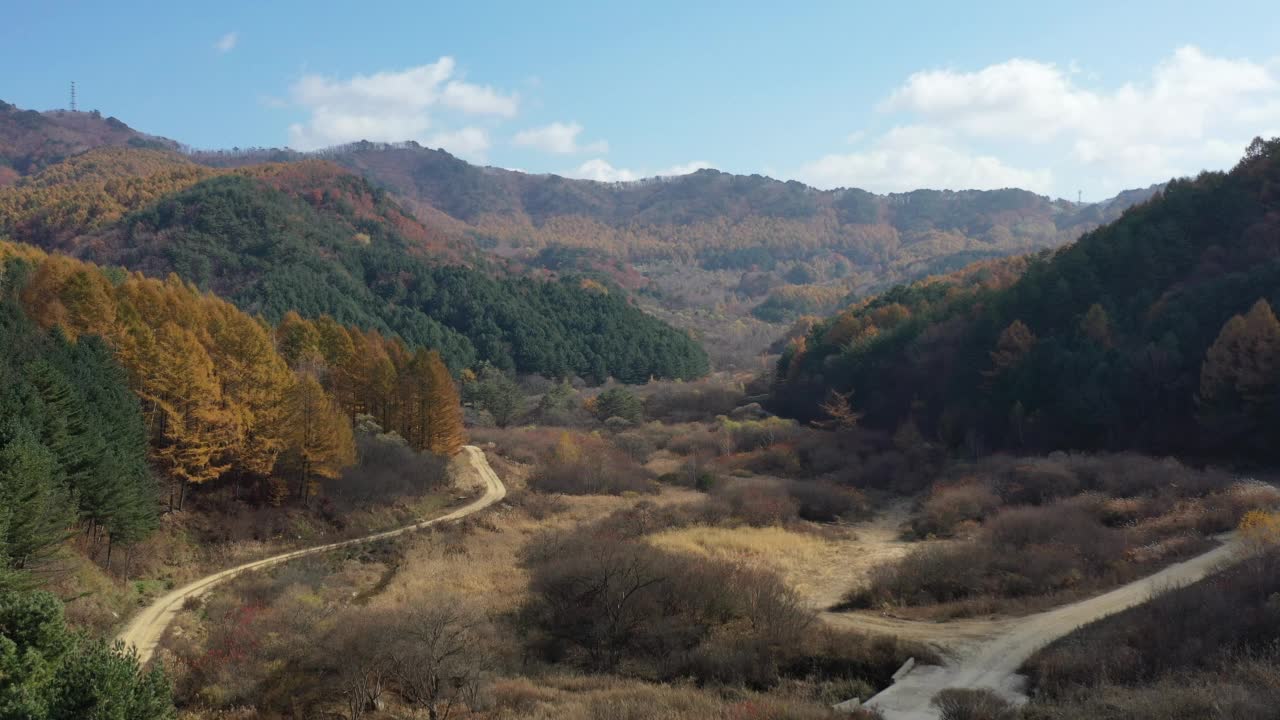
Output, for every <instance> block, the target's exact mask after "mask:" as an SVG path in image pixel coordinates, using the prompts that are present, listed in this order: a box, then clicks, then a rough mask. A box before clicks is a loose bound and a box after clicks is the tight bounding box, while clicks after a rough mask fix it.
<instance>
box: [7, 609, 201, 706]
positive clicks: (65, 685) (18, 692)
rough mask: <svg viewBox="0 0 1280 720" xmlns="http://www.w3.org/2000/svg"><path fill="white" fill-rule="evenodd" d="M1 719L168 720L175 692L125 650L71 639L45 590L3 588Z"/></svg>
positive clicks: (77, 637) (159, 673) (159, 674)
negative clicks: (143, 667) (26, 590)
mask: <svg viewBox="0 0 1280 720" xmlns="http://www.w3.org/2000/svg"><path fill="white" fill-rule="evenodd" d="M0 680H2V682H0V718H5V719H6V720H8V719H9V718H12V719H13V720H19V719H21V720H170V719H171V718H173V717H175V715H176V712H175V710H174V707H173V698H172V690H171V689H170V686H169V681H168V679H167V678H166V677H165V675H164V671H163V669H161V668H160V667H159V666H157V667H155V668H153V669H152V670H150V671H144V670H143V669H142V668H141V666H140V665H139V663H138V659H137V656H136V655H135V654H134V653H132V652H126V651H125V650H124V649H123V648H121V647H119V646H110V645H107V643H106V642H104V641H101V640H96V641H95V640H90V639H88V638H87V637H85V636H82V635H75V634H73V633H72V632H71V631H70V630H68V628H67V627H66V621H65V619H64V614H63V608H62V603H60V602H58V600H57V599H56V598H55V597H54V596H53V595H51V594H49V593H46V592H19V591H13V590H8V591H6V590H0Z"/></svg>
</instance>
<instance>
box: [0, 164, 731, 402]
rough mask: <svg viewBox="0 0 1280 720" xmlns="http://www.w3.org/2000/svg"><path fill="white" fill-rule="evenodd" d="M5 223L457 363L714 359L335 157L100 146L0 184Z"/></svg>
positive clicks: (600, 293) (41, 238)
mask: <svg viewBox="0 0 1280 720" xmlns="http://www.w3.org/2000/svg"><path fill="white" fill-rule="evenodd" d="M0 234H8V235H9V236H10V237H11V239H13V240H17V241H22V242H29V243H32V244H36V245H39V246H42V247H45V248H51V249H58V250H62V251H65V252H67V253H69V254H72V255H74V256H77V257H80V258H83V259H87V260H92V261H95V262H98V263H100V264H109V265H122V266H124V267H126V268H129V269H133V270H141V271H143V272H145V273H147V274H149V275H152V276H160V277H162V276H165V275H167V274H169V273H177V274H178V275H179V276H180V277H182V278H183V279H185V280H188V281H191V282H193V283H195V284H196V285H197V286H199V287H200V288H202V289H204V290H207V291H213V292H217V293H219V294H221V295H223V296H225V297H227V298H228V299H230V300H232V301H234V302H235V303H236V304H237V305H239V306H240V307H242V308H244V309H246V310H248V311H250V312H253V313H261V314H263V315H265V316H266V317H267V318H268V319H270V320H272V321H278V320H279V319H281V318H282V317H283V316H284V315H285V314H286V313H287V312H289V311H297V312H299V313H301V314H302V315H304V316H307V317H313V318H314V317H319V316H322V315H328V316H331V317H333V318H335V319H337V320H338V321H340V322H342V323H346V324H351V325H357V326H359V327H362V328H366V329H376V330H380V331H382V332H391V333H395V334H397V335H399V336H400V337H402V338H404V340H405V341H407V342H409V343H410V344H412V345H417V346H425V347H430V348H434V349H437V350H439V351H440V352H441V354H442V355H443V356H444V357H445V359H446V360H447V361H448V362H449V364H450V365H451V366H452V367H453V368H454V369H455V370H460V369H463V368H467V367H472V366H475V365H476V364H477V363H490V364H493V365H496V366H498V367H500V368H503V369H507V370H518V371H521V372H536V373H542V374H545V375H548V376H563V375H579V376H582V377H587V378H593V379H596V380H604V379H605V378H607V377H610V376H612V377H616V378H619V379H621V380H625V381H628V382H642V381H644V380H646V379H648V378H649V377H651V376H656V377H677V378H691V377H696V376H698V375H701V374H704V373H705V372H706V370H707V359H706V355H705V353H704V352H703V351H702V349H701V348H700V347H699V346H698V345H697V343H696V342H694V341H693V340H692V339H691V338H690V337H689V336H688V335H687V334H686V333H683V332H681V331H678V330H675V329H673V328H671V327H669V326H667V325H665V324H664V323H662V322H661V321H660V320H658V319H656V318H653V317H651V316H649V315H646V314H645V313H643V312H642V311H641V310H640V309H638V308H637V307H635V306H634V305H633V304H631V303H630V302H629V301H628V299H627V297H626V294H625V293H620V292H612V291H610V290H609V289H608V288H606V287H604V286H602V285H600V284H599V283H588V282H585V281H583V280H582V279H581V278H575V277H568V276H566V277H560V278H555V279H548V278H536V277H528V276H516V275H513V274H512V273H509V272H506V271H505V270H504V269H503V268H502V267H501V266H499V265H498V264H495V263H491V262H488V261H487V260H486V259H485V258H484V257H483V256H480V255H478V254H477V253H476V252H475V251H473V250H471V249H469V247H468V246H465V245H463V244H460V243H458V242H456V241H453V240H450V239H449V238H447V237H443V236H441V235H440V234H438V233H435V232H433V231H431V230H429V229H427V228H425V227H424V226H423V225H422V224H421V223H419V222H418V221H417V220H415V219H414V218H413V217H412V216H411V215H409V214H407V213H405V212H404V211H403V210H401V209H400V208H399V206H398V205H396V203H395V202H394V201H393V200H392V199H391V198H390V197H389V196H388V194H387V193H386V192H385V191H383V190H380V189H378V188H375V187H373V186H371V185H370V184H369V183H368V182H367V181H366V180H364V179H363V178H361V177H359V176H358V175H355V174H353V173H351V172H349V171H347V170H344V169H342V168H340V167H338V166H337V165H334V164H333V163H330V162H327V161H323V160H314V159H311V160H306V161H302V162H293V163H268V164H262V165H254V166H251V167H245V168H240V169H236V170H219V169H212V168H207V167H203V166H199V165H195V164H193V163H191V162H190V161H188V160H186V159H185V158H183V157H181V156H178V155H176V154H173V153H171V152H168V151H158V150H149V149H130V148H123V149H122V148H99V149H96V150H91V151H89V152H86V153H84V154H81V155H79V156H76V157H74V158H71V159H69V160H67V161H64V162H63V163H60V164H58V165H54V166H51V167H49V168H46V169H45V170H43V171H41V172H39V173H37V174H35V175H32V176H29V177H26V178H24V179H22V180H21V181H20V182H19V183H17V184H16V185H14V186H12V187H9V188H6V189H0Z"/></svg>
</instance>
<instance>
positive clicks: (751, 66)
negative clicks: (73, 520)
mask: <svg viewBox="0 0 1280 720" xmlns="http://www.w3.org/2000/svg"><path fill="white" fill-rule="evenodd" d="M0 6H5V7H3V10H2V11H0V17H4V18H5V20H4V22H3V23H0V68H3V71H0V99H3V100H5V101H7V102H10V103H13V104H16V105H18V106H20V107H23V108H33V109H38V110H44V109H53V108H60V107H65V106H66V105H67V102H68V89H69V83H70V81H72V80H75V81H76V83H77V89H78V94H79V105H80V108H81V109H82V110H87V109H98V110H100V111H101V112H102V113H103V114H104V115H111V116H115V117H118V118H120V119H121V120H123V121H125V122H127V123H128V124H130V125H132V126H133V127H135V128H137V129H139V130H142V131H144V132H149V133H153V134H156V135H162V136H165V137H170V138H173V139H175V140H179V141H181V142H184V143H186V144H188V145H190V146H193V147H197V148H210V149H211V148H230V147H251V146H261V147H278V146H289V147H293V148H295V149H300V150H311V149H317V148H321V147H325V146H329V145H333V144H340V143H344V142H350V141H355V140H361V139H367V140H375V141H387V142H395V141H402V140H414V141H416V142H419V143H421V144H424V145H428V146H431V147H443V148H445V149H446V150H449V151H450V152H452V153H454V154H456V155H458V156H460V157H463V158H465V159H467V160H469V161H472V162H476V163H481V164H489V165H495V166H500V167H506V168H512V169H519V170H524V171H527V172H554V173H558V174H561V175H566V176H571V177H584V178H592V179H598V180H629V179H635V178H639V177H643V176H650V175H655V174H663V175H671V174H681V173H684V172H690V171H692V170H694V169H697V168H699V167H715V168H718V169H721V170H725V171H727V172H735V173H761V174H765V175H769V176H772V177H777V178H780V179H786V180H799V181H801V182H805V183H808V184H811V185H815V186H817V187H821V188H832V187H842V186H843V187H860V188H864V189H867V190H871V191H874V192H898V191H906V190H912V189H917V188H926V187H927V188H945V189H966V188H977V189H989V188H999V187H1022V188H1026V189H1029V190H1033V191H1036V192H1039V193H1043V194H1049V195H1053V196H1056V197H1068V198H1071V199H1074V198H1075V197H1076V195H1077V193H1078V192H1079V193H1081V194H1082V196H1083V197H1084V199H1086V200H1091V199H1092V200H1096V199H1102V198H1105V197H1109V196H1111V195H1114V194H1115V193H1116V192H1118V191H1120V190H1123V189H1127V188H1133V187H1144V186H1147V185H1150V184H1152V183H1155V182H1161V181H1164V180H1167V179H1169V178H1170V177H1174V176H1182V175H1188V174H1195V173H1196V172H1198V171H1200V170H1202V169H1225V168H1229V167H1230V166H1231V165H1233V164H1234V163H1235V162H1236V160H1238V159H1239V157H1240V155H1241V154H1242V153H1243V150H1244V148H1245V146H1246V145H1247V144H1248V142H1249V140H1250V139H1251V138H1253V137H1254V136H1257V135H1265V136H1268V137H1270V136H1277V135H1280V13H1277V12H1275V11H1274V7H1272V6H1271V4H1270V3H1267V2H1231V1H1226V0H1219V1H1216V2H1204V1H1203V0H1201V1H1200V2H1196V3H1190V2H1180V1H1178V0H1170V1H1166V2H1145V1H1144V2H1138V1H1131V2H1129V1H1127V2H1123V3H1121V2H1115V1H1114V0H1112V1H1111V2H1074V3H1029V2H1025V0H1023V1H1021V2H987V3H956V2H937V3H923V2H906V1H901V2H898V1H895V2H879V3H874V4H873V3H868V2H855V1H853V0H848V1H845V2H800V1H799V0H797V1H795V2H789V3H780V2H776V1H774V2H752V1H751V0H741V1H740V2H710V1H707V2H696V1H694V0H685V1H683V2H667V1H666V0H649V1H647V2H644V3H601V2H554V1H553V0H546V1H545V2H538V3H530V2H519V3H517V2H511V3H491V2H481V1H475V2H466V3H457V2H454V3H448V4H445V3H440V2H429V1H427V0H418V1H417V2H373V1H369V2H363V3H354V2H341V3H336V2H335V3H328V2H321V1H319V0H312V1H310V2H305V3H304V2H285V1H275V2H262V1H261V0H258V1H257V2H253V3H249V2H236V1H233V0H223V1H222V2H218V3H173V2H165V3H160V2H130V1H129V0H117V1H116V2H113V3H92V4H90V3H73V2H61V1H59V0H43V1H42V2H21V1H20V0H0Z"/></svg>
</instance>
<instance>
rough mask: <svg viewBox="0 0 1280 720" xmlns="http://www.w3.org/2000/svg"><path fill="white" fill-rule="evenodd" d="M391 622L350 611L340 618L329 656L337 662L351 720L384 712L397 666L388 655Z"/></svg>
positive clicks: (381, 616) (340, 682)
mask: <svg viewBox="0 0 1280 720" xmlns="http://www.w3.org/2000/svg"><path fill="white" fill-rule="evenodd" d="M389 619H390V618H388V617H387V616H385V615H383V614H381V613H377V614H365V613H361V612H349V613H347V614H346V616H344V617H342V618H339V620H340V621H339V622H338V624H337V628H338V629H337V631H336V632H335V633H334V634H333V635H332V636H331V637H330V639H329V642H328V643H327V645H328V648H326V650H327V653H328V654H329V656H330V657H331V658H334V659H336V666H337V670H338V677H337V688H338V691H339V693H340V694H341V696H342V699H343V702H345V704H346V706H347V715H348V717H349V719H350V720H360V718H361V717H363V716H364V714H365V713H367V712H369V711H377V710H380V709H382V705H383V696H384V695H385V694H386V692H387V689H388V687H389V686H390V684H391V681H392V680H393V679H394V676H395V674H394V670H395V666H394V664H393V663H392V659H391V656H390V654H389V653H388V652H387V642H388V640H389V639H390V638H391V637H394V634H393V632H394V631H393V629H392V624H391V623H390V622H388V620H389Z"/></svg>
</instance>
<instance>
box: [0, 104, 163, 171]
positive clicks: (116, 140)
mask: <svg viewBox="0 0 1280 720" xmlns="http://www.w3.org/2000/svg"><path fill="white" fill-rule="evenodd" d="M98 147H135V148H163V149H168V150H176V149H178V147H179V145H178V143H176V142H174V141H172V140H167V139H165V138H160V137H155V136H152V135H146V134H144V133H140V132H138V131H137V130H134V129H133V128H131V127H129V126H128V125H125V124H124V123H123V122H120V121H119V120H117V119H116V118H113V117H108V118H103V117H102V114H101V113H99V112H98V111H97V110H93V111H90V112H71V111H69V110H51V111H48V112H36V111H35V110H22V109H19V108H18V107H16V106H14V105H10V104H9V103H6V102H4V101H3V100H0V186H4V185H9V184H12V183H14V182H16V181H17V179H18V178H19V177H21V176H23V175H29V174H31V173H33V172H38V171H39V170H41V169H43V168H45V167H48V166H49V165H53V164H55V163H58V162H61V161H62V160H65V159H66V158H69V157H71V156H73V155H77V154H79V153H82V152H84V151H86V150H91V149H93V148H98Z"/></svg>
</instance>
